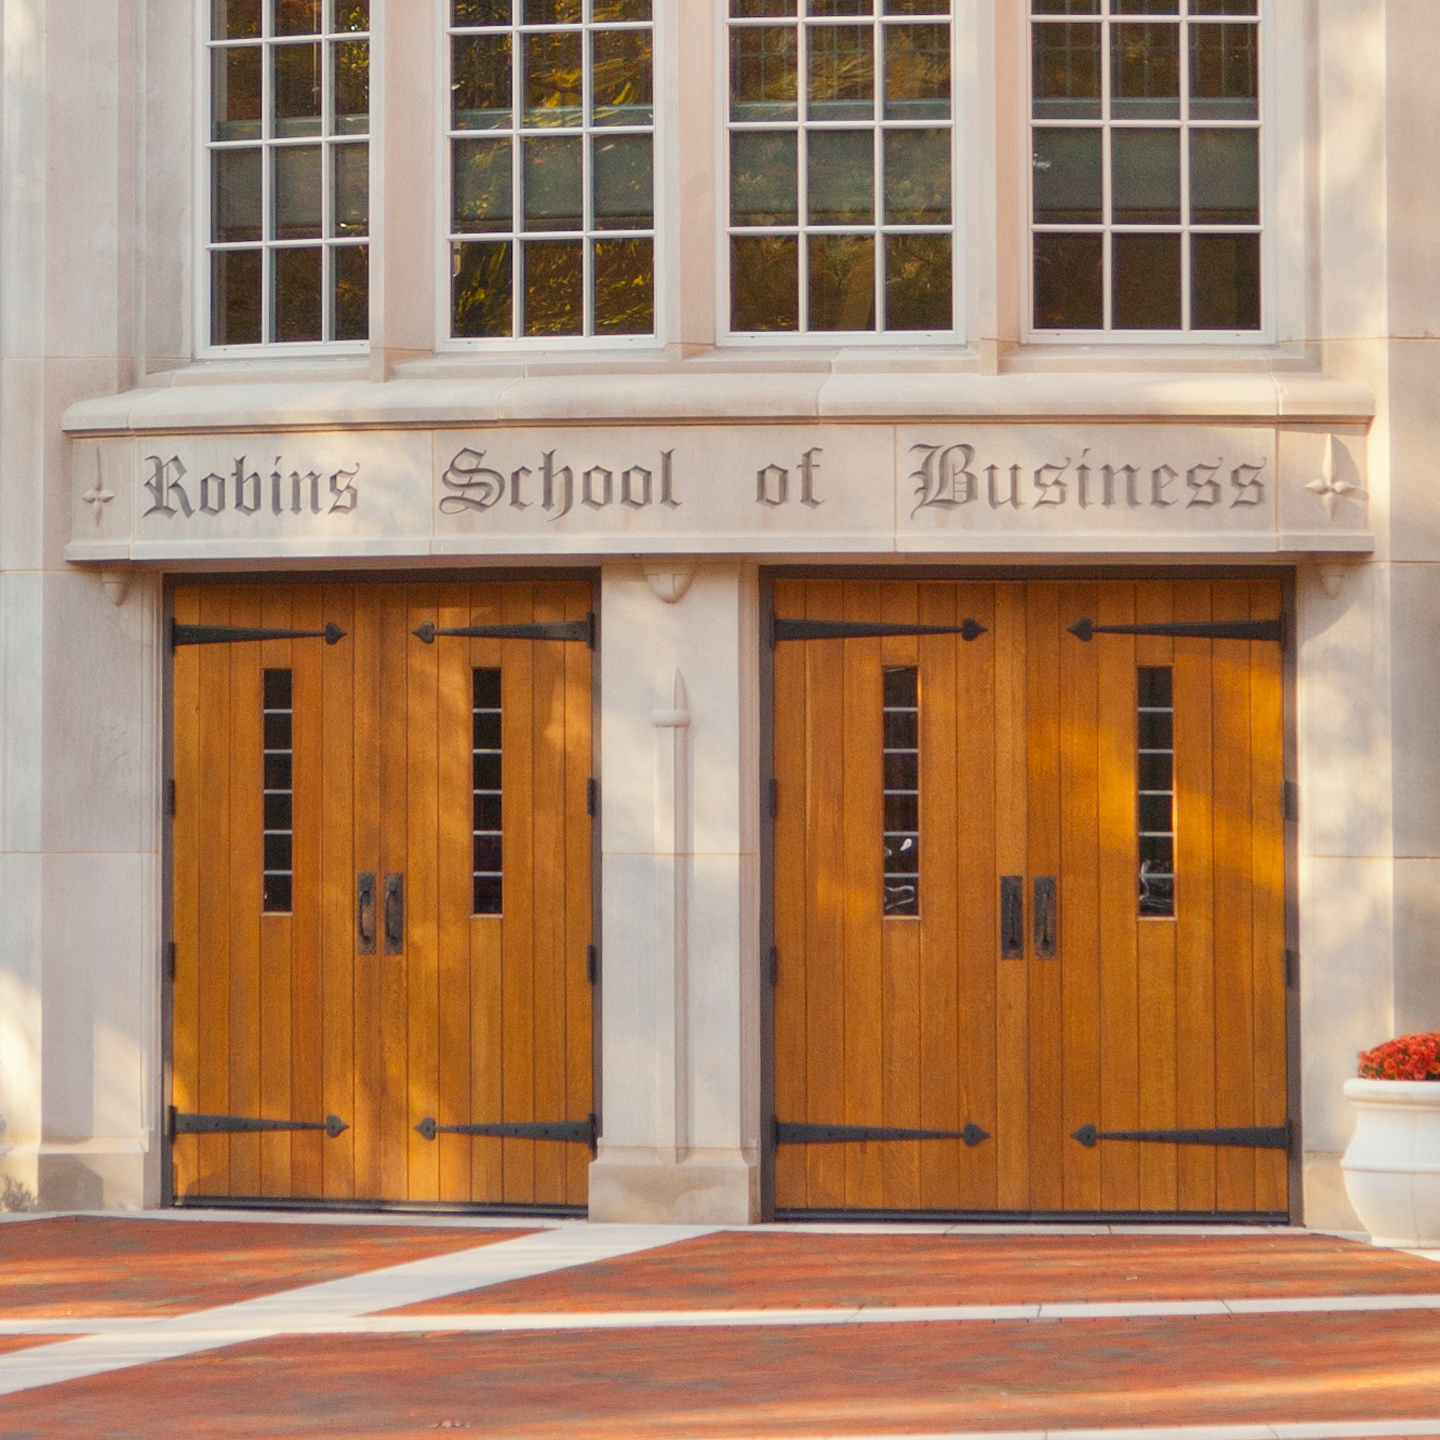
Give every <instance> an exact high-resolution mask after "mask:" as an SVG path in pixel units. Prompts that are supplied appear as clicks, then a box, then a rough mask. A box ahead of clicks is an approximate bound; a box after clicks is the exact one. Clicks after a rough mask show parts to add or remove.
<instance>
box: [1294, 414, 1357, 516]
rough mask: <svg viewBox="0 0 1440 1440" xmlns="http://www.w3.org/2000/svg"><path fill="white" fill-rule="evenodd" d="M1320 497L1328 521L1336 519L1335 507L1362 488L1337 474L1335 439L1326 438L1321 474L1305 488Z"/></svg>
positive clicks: (1331, 436)
mask: <svg viewBox="0 0 1440 1440" xmlns="http://www.w3.org/2000/svg"><path fill="white" fill-rule="evenodd" d="M1305 488H1306V489H1307V490H1310V491H1312V492H1313V493H1314V494H1315V495H1317V496H1319V498H1320V503H1321V504H1322V505H1323V506H1324V507H1325V515H1326V518H1327V519H1330V520H1333V519H1334V518H1335V507H1336V506H1337V505H1339V503H1340V502H1341V501H1342V500H1343V499H1344V498H1345V497H1346V496H1347V495H1351V494H1359V493H1360V487H1359V486H1358V485H1356V484H1355V483H1354V482H1353V481H1351V480H1346V479H1345V478H1344V477H1343V476H1337V475H1336V473H1335V437H1334V436H1333V435H1327V436H1326V437H1325V459H1324V461H1323V462H1322V463H1321V466H1320V474H1319V475H1318V476H1317V477H1316V478H1315V479H1314V480H1311V481H1310V482H1309V484H1307V485H1306V486H1305Z"/></svg>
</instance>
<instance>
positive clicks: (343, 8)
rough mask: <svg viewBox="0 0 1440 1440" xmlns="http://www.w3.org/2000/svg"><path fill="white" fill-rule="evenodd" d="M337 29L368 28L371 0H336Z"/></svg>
mask: <svg viewBox="0 0 1440 1440" xmlns="http://www.w3.org/2000/svg"><path fill="white" fill-rule="evenodd" d="M335 28H336V30H351V31H354V30H368V29H369V28H370V0H335Z"/></svg>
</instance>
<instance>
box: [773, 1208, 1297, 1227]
mask: <svg viewBox="0 0 1440 1440" xmlns="http://www.w3.org/2000/svg"><path fill="white" fill-rule="evenodd" d="M775 1219H776V1220H777V1221H780V1222H784V1221H796V1222H803V1221H807V1220H808V1221H812V1222H816V1223H824V1224H836V1223H841V1224H843V1223H844V1222H845V1221H847V1220H849V1221H854V1222H855V1223H856V1224H857V1225H859V1224H873V1223H875V1222H877V1221H879V1222H884V1223H886V1224H896V1223H901V1224H903V1223H904V1222H905V1221H907V1220H909V1221H913V1222H914V1223H915V1224H917V1225H921V1224H924V1225H934V1224H937V1223H943V1224H950V1225H1289V1224H1291V1223H1293V1222H1292V1221H1291V1219H1290V1216H1289V1214H1288V1213H1287V1212H1286V1211H1284V1210H1223V1211H1216V1210H776V1212H775Z"/></svg>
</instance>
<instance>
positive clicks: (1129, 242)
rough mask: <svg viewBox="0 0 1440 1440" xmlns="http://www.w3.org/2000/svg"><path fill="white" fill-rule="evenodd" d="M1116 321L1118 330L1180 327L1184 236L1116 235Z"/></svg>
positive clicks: (1113, 241)
mask: <svg viewBox="0 0 1440 1440" xmlns="http://www.w3.org/2000/svg"><path fill="white" fill-rule="evenodd" d="M1110 244H1111V246H1112V265H1113V278H1112V280H1111V305H1112V307H1113V310H1114V316H1113V319H1112V322H1111V323H1112V324H1113V326H1114V328H1115V329H1116V330H1178V329H1179V328H1180V237H1179V236H1178V235H1145V234H1140V235H1125V234H1121V235H1113V236H1111V239H1110Z"/></svg>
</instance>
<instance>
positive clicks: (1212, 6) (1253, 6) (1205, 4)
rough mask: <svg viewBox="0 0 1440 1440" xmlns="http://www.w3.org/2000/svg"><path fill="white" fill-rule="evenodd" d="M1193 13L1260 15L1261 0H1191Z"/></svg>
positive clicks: (1191, 11)
mask: <svg viewBox="0 0 1440 1440" xmlns="http://www.w3.org/2000/svg"><path fill="white" fill-rule="evenodd" d="M1190 13H1191V14H1192V15H1258V14H1259V13H1260V10H1259V0H1190Z"/></svg>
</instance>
